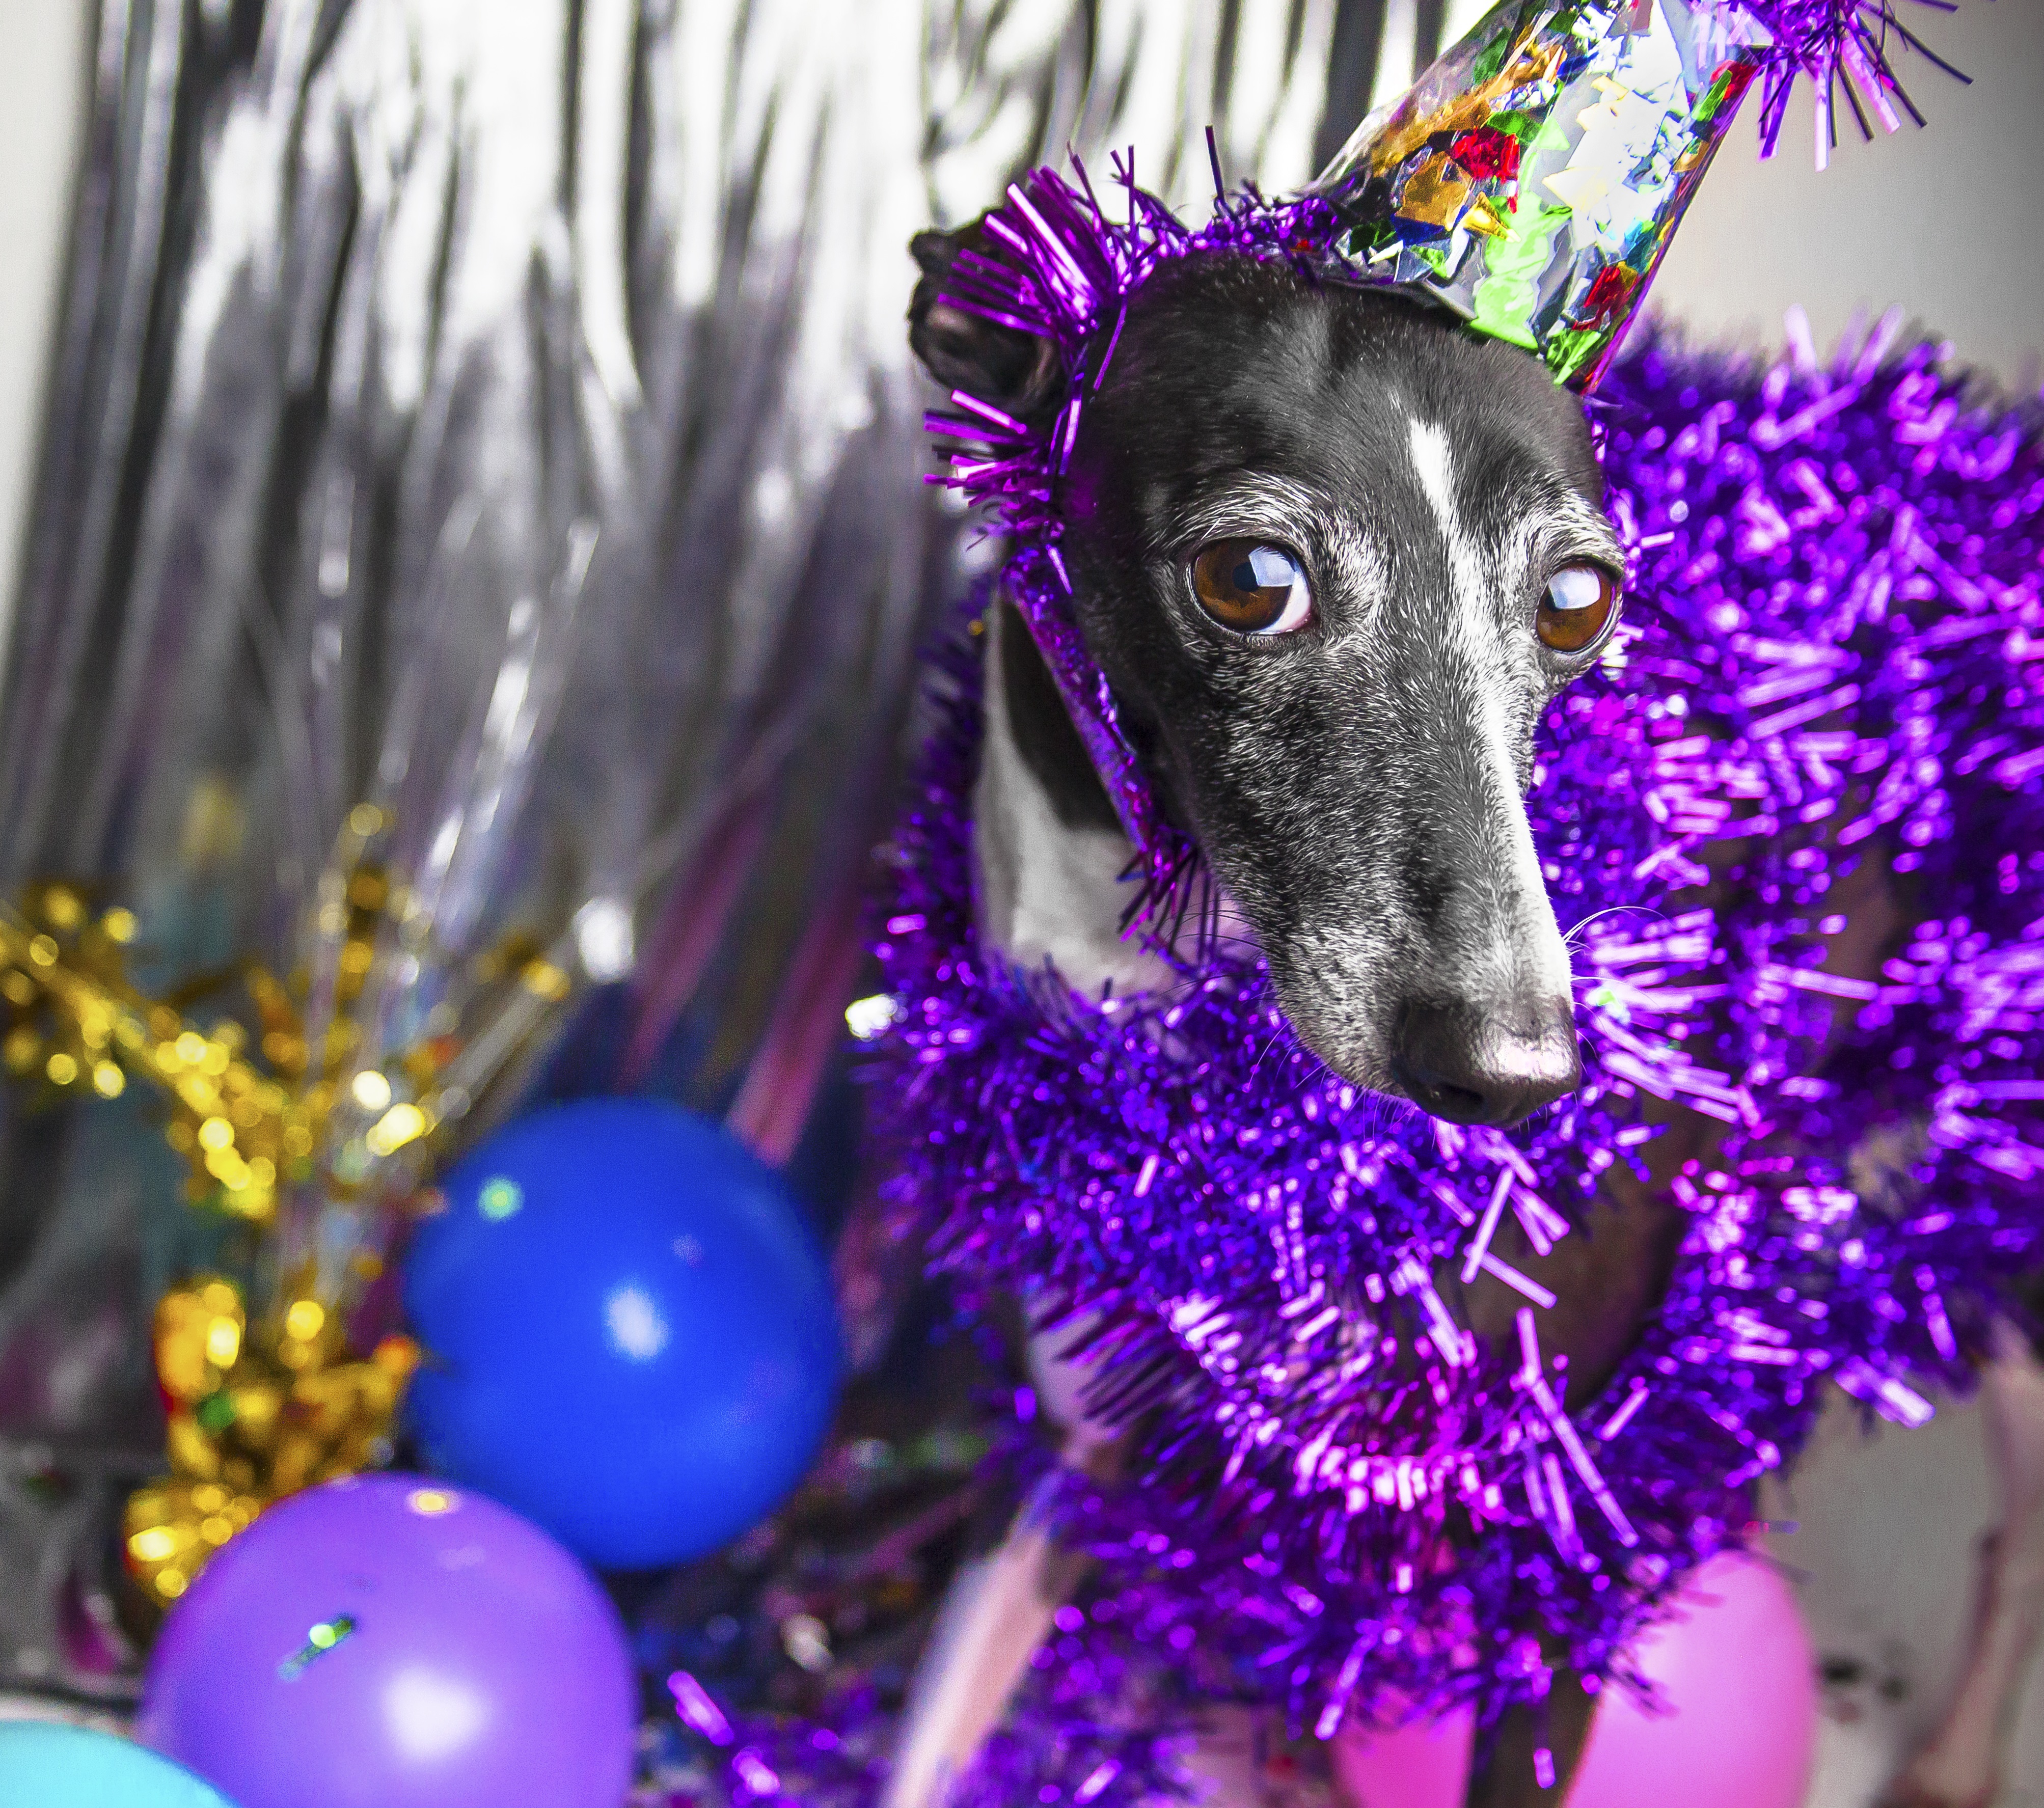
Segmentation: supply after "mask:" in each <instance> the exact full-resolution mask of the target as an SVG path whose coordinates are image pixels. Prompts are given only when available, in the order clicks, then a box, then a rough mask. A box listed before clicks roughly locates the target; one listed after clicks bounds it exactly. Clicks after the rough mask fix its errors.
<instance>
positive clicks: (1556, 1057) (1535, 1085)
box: [1391, 1002, 1583, 1124]
mask: <svg viewBox="0 0 2044 1808" xmlns="http://www.w3.org/2000/svg"><path fill="white" fill-rule="evenodd" d="M1391 1071H1392V1074H1393V1077H1394V1078H1395V1079H1397V1082H1398V1084H1400V1086H1402V1087H1403V1088H1404V1089H1405V1093H1406V1096H1408V1098H1410V1099H1411V1100H1412V1102H1413V1103H1414V1104H1416V1105H1417V1106H1419V1107H1420V1109H1421V1110H1422V1111H1428V1112H1431V1114H1432V1115H1434V1116H1435V1117H1437V1118H1446V1119H1448V1121H1449V1122H1450V1123H1485V1124H1511V1123H1518V1122H1519V1120H1520V1119H1521V1118H1523V1117H1526V1116H1527V1115H1530V1114H1531V1113H1532V1112H1534V1111H1538V1110H1539V1108H1540V1107H1542V1106H1543V1105H1545V1104H1552V1103H1553V1101H1554V1100H1556V1099H1558V1098H1561V1097H1562V1096H1564V1095H1565V1094H1567V1093H1569V1092H1574V1091H1575V1089H1576V1088H1577V1087H1578V1086H1579V1085H1581V1084H1582V1078H1583V1065H1582V1060H1581V1056H1580V1055H1579V1054H1577V1048H1576V1021H1575V1013H1574V1011H1572V1010H1571V1009H1570V1008H1569V1006H1568V1004H1566V1002H1563V1003H1562V1004H1559V1005H1558V1006H1556V1007H1553V1008H1549V1009H1547V1010H1545V1011H1541V1012H1540V1013H1539V1015H1538V1016H1537V1017H1536V1018H1535V1019H1534V1020H1533V1021H1532V1022H1531V1023H1527V1024H1525V1025H1524V1026H1523V1027H1520V1028H1516V1029H1515V1028H1514V1027H1511V1026H1510V1025H1509V1024H1508V1023H1504V1022H1502V1021H1500V1019H1498V1018H1496V1017H1495V1016H1493V1015H1491V1014H1489V1012H1486V1011H1478V1010H1472V1009H1470V1008H1468V1007H1466V1006H1456V1005H1431V1004H1427V1005H1416V1006H1413V1007H1411V1008H1408V1010H1407V1011H1405V1013H1404V1017H1403V1019H1402V1021H1401V1023H1400V1034H1399V1038H1398V1046H1397V1050H1396V1052H1395V1053H1394V1054H1393V1056H1392V1058H1391Z"/></svg>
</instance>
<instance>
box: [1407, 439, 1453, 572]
mask: <svg viewBox="0 0 2044 1808" xmlns="http://www.w3.org/2000/svg"><path fill="white" fill-rule="evenodd" d="M1412 469H1413V470H1415V471H1416V473H1418V474H1419V478H1420V488H1421V489H1423V490H1424V491H1426V493H1427V501H1429V502H1431V504H1432V505H1434V516H1435V520H1438V521H1439V523H1440V524H1441V533H1442V535H1443V538H1445V539H1447V543H1448V545H1449V547H1450V550H1453V549H1454V544H1455V539H1456V535H1458V533H1459V532H1460V531H1461V524H1460V522H1459V520H1458V518H1457V516H1456V514H1455V461H1454V455H1453V454H1452V453H1451V452H1450V451H1449V450H1448V436H1447V434H1446V433H1445V432H1443V431H1442V430H1441V429H1440V428H1439V427H1436V426H1435V424H1434V423H1433V422H1432V421H1431V420H1415V421H1414V422H1413V423H1412Z"/></svg>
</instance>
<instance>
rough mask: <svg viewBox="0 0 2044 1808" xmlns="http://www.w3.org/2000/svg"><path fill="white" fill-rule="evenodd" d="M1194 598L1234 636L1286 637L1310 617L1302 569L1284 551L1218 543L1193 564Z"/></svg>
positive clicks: (1309, 592)
mask: <svg viewBox="0 0 2044 1808" xmlns="http://www.w3.org/2000/svg"><path fill="white" fill-rule="evenodd" d="M1193 595H1194V596H1196V597H1198V598H1199V600H1200V607H1201V608H1203V609H1204V610H1205V611H1206V612H1207V613H1208V615H1209V616H1212V619H1213V620H1216V621H1217V622H1219V623H1220V625H1221V626H1222V627H1223V628H1232V629H1234V631H1235V632H1236V633H1237V634H1254V635H1274V634H1289V633H1291V632H1292V631H1293V629H1295V628H1304V626H1305V625H1306V620H1307V618H1308V616H1311V615H1312V612H1313V592H1312V585H1309V584H1308V583H1307V582H1306V572H1305V568H1304V566H1302V565H1301V564H1300V562H1299V561H1298V560H1297V559H1295V558H1293V556H1292V555H1291V554H1290V553H1289V552H1287V551H1285V549H1284V548H1283V547H1275V546H1269V545H1266V544H1265V543H1263V542H1262V541H1261V540H1216V541H1215V542H1214V543H1213V544H1212V546H1210V547H1205V548H1204V549H1203V550H1202V551H1201V553H1200V555H1199V556H1198V557H1197V559H1194V560H1193Z"/></svg>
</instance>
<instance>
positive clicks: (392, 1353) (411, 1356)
mask: <svg viewBox="0 0 2044 1808" xmlns="http://www.w3.org/2000/svg"><path fill="white" fill-rule="evenodd" d="M308 1278H309V1277H308ZM285 1291H286V1294H287V1296H288V1297H287V1298H286V1300H285V1301H284V1303H283V1304H282V1307H281V1309H280V1310H279V1311H276V1312H275V1313H273V1314H271V1315H269V1316H268V1317H267V1318H265V1319H263V1320H261V1321H260V1322H258V1323H257V1324H256V1325H255V1326H250V1324H249V1322H248V1314H247V1312H246V1311H245V1310H244V1307H243V1304H242V1299H241V1295H240V1292H239V1291H238V1290H237V1289H236V1288H235V1286H234V1285H233V1284H232V1282H230V1281H227V1280H221V1278H220V1277H219V1276H206V1277H204V1278H202V1279H200V1280H194V1281H193V1282H191V1283H190V1284H188V1285H186V1286H183V1287H179V1288H173V1289H172V1290H171V1292H168V1293H167V1294H165V1295H164V1296H163V1299H162V1301H161V1303H159V1305H158V1306H157V1307H156V1376H157V1380H159V1382H160V1383H161V1384H162V1386H163V1394H164V1398H165V1404H166V1406H167V1407H168V1409H169V1413H170V1431H169V1438H168V1445H169V1455H170V1461H171V1474H170V1475H169V1476H167V1478H165V1479H163V1480H159V1481H156V1482H152V1484H150V1485H149V1486H148V1487H144V1488H142V1489H140V1490H139V1491H137V1492H136V1493H135V1494H133V1495H131V1496H129V1501H128V1511H127V1516H126V1522H125V1526H124V1528H123V1530H124V1532H125V1537H126V1545H125V1549H126V1552H127V1558H128V1567H129V1572H130V1573H131V1574H133V1576H134V1577H135V1579H136V1581H137V1583H140V1586H141V1587H142V1589H143V1591H144V1593H145V1594H147V1595H148V1597H149V1598H150V1599H151V1600H152V1601H154V1602H155V1603H156V1604H157V1605H159V1606H165V1607H167V1606H169V1605H170V1604H171V1603H172V1602H173V1601H175V1600H176V1599H178V1597H179V1595H183V1593H184V1591H186V1589H187V1588H188V1587H190V1586H191V1582H192V1579H193V1577H194V1576H197V1575H198V1572H199V1571H200V1569H201V1568H203V1567H204V1565H205V1564H206V1560H208V1559H209V1557H212V1555H213V1553H214V1552H215V1551H217V1549H220V1547H221V1545H224V1544H225V1543H226V1542H227V1541H228V1540H229V1538H231V1537H233V1536H234V1534H236V1532H238V1531H240V1530H242V1528H243V1527H244V1526H247V1525H248V1522H250V1521H251V1520H252V1519H253V1518H255V1516H256V1515H257V1514H259V1513H260V1512H261V1511H263V1508H264V1507H267V1506H269V1505H270V1504H271V1503H272V1502H273V1501H275V1500H278V1499H282V1497H283V1496H284V1495H288V1494H293V1493H295V1492H296V1491H298V1489H300V1488H302V1487H311V1486H313V1484H315V1483H317V1482H323V1481H330V1480H332V1479H333V1478H334V1477H335V1476H344V1475H352V1474H353V1473H354V1472H355V1471H356V1470H358V1469H362V1468H369V1467H371V1465H373V1464H377V1463H380V1462H382V1461H386V1460H387V1458H388V1456H389V1448H388V1442H387V1441H388V1438H389V1436H390V1421H391V1418H392V1416H393V1415H394V1414H395V1413H396V1411H397V1410H398V1401H399V1400H400V1399H401V1398H402V1397H403V1395H404V1391H405V1383H406V1382H407V1381H409V1380H410V1379H411V1376H412V1371H413V1369H414V1368H417V1365H418V1359H419V1352H418V1346H417V1345H416V1344H414V1343H413V1342H412V1341H411V1339H410V1338H404V1337H387V1338H384V1340H383V1341H382V1342H381V1343H379V1344H378V1345H377V1346H376V1348H375V1351H374V1352H373V1353H371V1355H370V1357H368V1359H367V1361H349V1360H348V1358H347V1355H346V1350H345V1344H344V1337H343V1334H342V1329H341V1326H340V1316H339V1315H338V1314H337V1313H334V1312H331V1311H328V1309H327V1308H326V1307H324V1306H322V1305H321V1303H319V1301H318V1300H317V1299H313V1297H311V1295H310V1292H309V1289H308V1288H307V1287H306V1285H305V1284H304V1282H303V1281H301V1283H300V1284H298V1285H296V1286H294V1287H291V1288H286V1290H285Z"/></svg>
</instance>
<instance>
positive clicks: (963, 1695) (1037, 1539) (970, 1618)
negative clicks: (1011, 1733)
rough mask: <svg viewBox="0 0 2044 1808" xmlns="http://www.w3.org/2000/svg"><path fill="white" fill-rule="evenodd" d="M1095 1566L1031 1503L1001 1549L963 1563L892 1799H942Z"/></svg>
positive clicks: (910, 1722) (906, 1736) (908, 1721)
mask: <svg viewBox="0 0 2044 1808" xmlns="http://www.w3.org/2000/svg"><path fill="white" fill-rule="evenodd" d="M1084 1571H1085V1560H1084V1559H1083V1558H1082V1557H1075V1556H1074V1555H1073V1554H1072V1553H1070V1552H1068V1551H1065V1550H1062V1549H1059V1548H1058V1546H1057V1545H1055V1543H1053V1542H1052V1541H1051V1535H1050V1533H1049V1531H1048V1530H1047V1529H1046V1528H1045V1526H1043V1524H1042V1523H1041V1522H1040V1521H1039V1520H1038V1519H1036V1518H1035V1517H1034V1516H1033V1515H1032V1514H1030V1513H1029V1512H1028V1511H1027V1509H1026V1508H1025V1509H1024V1511H1022V1512H1020V1513H1019V1514H1016V1518H1015V1523H1014V1524H1013V1525H1012V1526H1010V1527H1009V1531H1008V1536H1007V1537H1006V1539H1005V1540H1004V1541H1003V1542H1002V1544H1001V1548H1000V1549H998V1550H997V1551H995V1552H994V1553H993V1554H992V1555H991V1556H990V1557H982V1558H981V1559H979V1560H978V1561H977V1562H976V1563H974V1564H971V1565H970V1566H969V1567H968V1568H966V1569H965V1570H963V1571H962V1572H960V1573H959V1577H958V1579H957V1580H956V1581H955V1582H954V1583H952V1584H951V1594H950V1596H949V1598H948V1599H947V1600H946V1601H945V1603H944V1608H943V1614H942V1615H941V1616H940V1618H939V1620H938V1622H937V1626H936V1630H935V1631H934V1632H933V1633H932V1635H931V1637H930V1643H929V1646H928V1649H927V1650H926V1651H925V1652H924V1655H923V1660H922V1663H921V1664H920V1667H919V1669H918V1672H917V1676H916V1691H915V1694H914V1695H913V1698H912V1699H911V1700H910V1702H909V1710H908V1713H907V1714H905V1716H904V1717H903V1719H902V1723H901V1742H900V1744H899V1745H897V1747H896V1749H895V1755H894V1766H893V1772H892V1773H891V1775H889V1779H888V1783H887V1794H886V1798H885V1802H886V1808H939V1804H941V1803H942V1802H943V1799H944V1796H945V1794H946V1793H947V1791H948V1789H949V1787H950V1786H951V1782H952V1780H953V1779H955V1778H956V1777H958V1776H959V1775H960V1774H962V1772H964V1771H965V1769H966V1768H967V1767H968V1766H969V1765H970V1764H971V1762H972V1760H973V1759H974V1756H975V1755H976V1754H977V1753H978V1751H979V1749H980V1747H981V1746H982V1745H984V1744H985V1741H986V1737H987V1735H988V1734H989V1733H992V1732H993V1729H994V1728H995V1727H996V1726H997V1725H1000V1723H1001V1719H1002V1717H1003V1716H1004V1715H1005V1714H1006V1713H1007V1711H1008V1704H1009V1701H1010V1700H1011V1699H1012V1698H1013V1696H1014V1694H1015V1691H1016V1687H1017V1686H1018V1685H1019V1684H1020V1682H1021V1680H1022V1678H1023V1676H1024V1673H1025V1672H1027V1670H1028V1668H1029V1660H1030V1659H1031V1658H1032V1657H1033V1656H1035V1654H1036V1651H1037V1649H1038V1648H1039V1646H1040V1645H1042V1644H1043V1641H1044V1640H1045V1638H1046V1637H1048V1636H1049V1634H1050V1631H1051V1619H1052V1616H1053V1615H1054V1614H1055V1613H1056V1612H1057V1610H1058V1608H1059V1607H1060V1606H1062V1605H1063V1604H1064V1603H1065V1602H1066V1600H1067V1599H1070V1595H1071V1594H1072V1591H1073V1590H1074V1588H1075V1587H1077V1586H1078V1581H1079V1578H1080V1576H1082V1574H1083V1573H1084Z"/></svg>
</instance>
